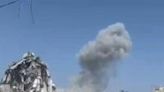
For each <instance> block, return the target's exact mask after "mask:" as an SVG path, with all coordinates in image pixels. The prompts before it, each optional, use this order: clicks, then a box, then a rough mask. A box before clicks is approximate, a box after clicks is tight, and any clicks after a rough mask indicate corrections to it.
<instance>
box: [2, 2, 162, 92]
mask: <svg viewBox="0 0 164 92" xmlns="http://www.w3.org/2000/svg"><path fill="white" fill-rule="evenodd" d="M8 1H11V0H0V4H3V3H6V2H8ZM21 5H23V7H22V9H21V12H20V13H21V16H20V17H18V8H19V3H16V4H14V5H10V6H8V7H4V8H1V9H0V76H1V77H2V75H3V73H4V70H5V69H7V67H8V65H9V64H10V63H11V62H12V61H15V60H18V59H20V58H21V56H22V54H23V53H25V52H27V51H33V52H35V53H36V54H37V55H39V56H40V57H41V58H42V59H43V60H44V61H45V63H47V64H48V67H49V69H50V72H51V74H52V77H53V79H54V81H55V83H56V85H57V86H59V87H67V86H68V85H69V83H70V79H71V78H72V77H73V76H74V75H76V74H78V72H79V71H80V67H79V65H78V58H77V57H76V54H77V53H78V52H79V50H80V48H81V47H83V45H84V44H86V43H87V42H88V41H89V40H92V39H94V38H95V36H96V34H97V33H98V31H99V30H101V29H103V28H105V27H107V26H108V25H110V24H113V23H116V22H122V23H124V24H125V26H126V28H127V30H128V32H129V34H130V36H131V39H132V41H133V49H132V51H131V53H130V56H129V57H128V58H126V59H124V60H122V63H121V64H119V65H118V70H117V73H116V76H115V77H114V78H113V79H111V82H110V85H109V90H111V91H112V92H118V91H119V90H120V89H125V90H128V91H129V92H152V90H153V88H154V87H158V86H160V85H163V86H164V73H163V72H164V56H163V55H164V48H163V47H164V43H163V42H164V36H163V35H164V12H163V10H164V1H163V0H33V12H34V17H35V22H36V23H35V24H32V23H31V21H29V20H30V19H31V18H30V16H29V15H30V13H29V11H28V8H27V6H28V5H27V2H26V0H22V3H21ZM107 92H109V91H107Z"/></svg>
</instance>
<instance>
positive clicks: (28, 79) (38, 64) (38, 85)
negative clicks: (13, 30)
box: [0, 52, 56, 92]
mask: <svg viewBox="0 0 164 92" xmlns="http://www.w3.org/2000/svg"><path fill="white" fill-rule="evenodd" d="M0 92H56V86H55V84H54V83H53V81H52V79H51V76H50V74H49V72H48V69H47V65H46V64H44V63H43V62H42V61H41V60H40V58H39V57H37V56H35V54H34V53H30V52H28V53H26V54H25V55H24V56H23V58H22V59H21V60H20V61H18V62H16V63H13V64H12V65H10V66H9V69H7V70H6V71H5V76H4V77H3V79H2V80H1V84H0Z"/></svg>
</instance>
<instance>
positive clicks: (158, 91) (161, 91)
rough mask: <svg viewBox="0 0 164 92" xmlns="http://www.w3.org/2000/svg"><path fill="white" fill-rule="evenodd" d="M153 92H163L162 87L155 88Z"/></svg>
mask: <svg viewBox="0 0 164 92" xmlns="http://www.w3.org/2000/svg"><path fill="white" fill-rule="evenodd" d="M155 92H164V87H159V88H155Z"/></svg>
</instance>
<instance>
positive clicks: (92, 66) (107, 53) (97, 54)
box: [69, 23, 132, 92]
mask: <svg viewBox="0 0 164 92" xmlns="http://www.w3.org/2000/svg"><path fill="white" fill-rule="evenodd" d="M131 47H132V42H131V39H130V36H129V34H128V32H127V30H126V28H125V26H124V24H123V23H116V24H113V25H109V26H108V27H107V28H105V29H103V30H101V31H100V32H99V33H98V35H97V37H96V39H95V40H93V41H89V42H88V43H87V44H86V45H85V46H84V47H83V48H82V49H81V50H80V53H79V54H78V56H79V63H80V66H81V67H82V71H81V73H80V74H79V76H78V77H77V78H76V79H75V81H74V84H73V87H72V88H71V90H70V91H69V92H103V91H104V90H105V89H106V87H107V86H108V82H109V80H110V78H111V77H112V76H113V74H114V71H115V67H116V63H117V62H118V60H120V59H122V58H123V57H125V56H127V55H128V53H129V51H130V50H131Z"/></svg>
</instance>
